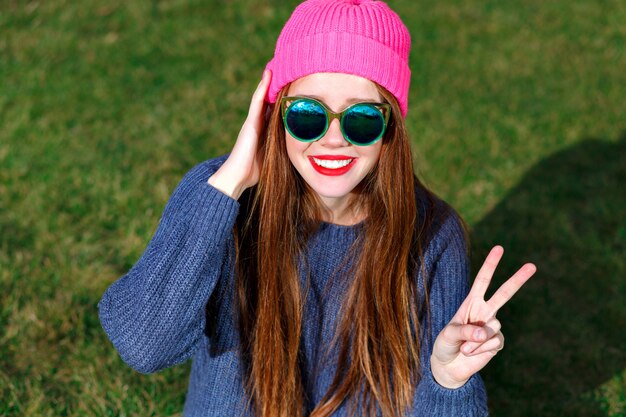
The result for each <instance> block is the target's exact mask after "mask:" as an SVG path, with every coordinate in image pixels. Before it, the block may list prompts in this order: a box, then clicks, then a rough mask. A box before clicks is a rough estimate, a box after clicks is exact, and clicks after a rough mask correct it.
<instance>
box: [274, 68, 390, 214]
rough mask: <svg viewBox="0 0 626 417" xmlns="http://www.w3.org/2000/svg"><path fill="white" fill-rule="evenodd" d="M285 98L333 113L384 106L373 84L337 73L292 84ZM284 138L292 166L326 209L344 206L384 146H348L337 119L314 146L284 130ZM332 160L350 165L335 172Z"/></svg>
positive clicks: (360, 78)
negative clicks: (312, 102) (315, 103)
mask: <svg viewBox="0 0 626 417" xmlns="http://www.w3.org/2000/svg"><path fill="white" fill-rule="evenodd" d="M287 95H289V96H307V97H311V98H315V99H317V100H319V101H322V102H323V103H325V104H326V105H327V106H328V107H329V108H330V109H331V110H333V111H335V112H340V111H342V110H344V109H345V108H346V107H348V106H349V105H351V104H353V103H356V102H360V101H368V102H377V103H382V102H384V99H383V98H382V97H381V95H380V94H379V93H378V90H376V85H375V84H374V83H373V82H372V81H370V80H368V79H366V78H362V77H359V76H356V75H351V74H340V73H316V74H311V75H308V76H306V77H302V78H299V79H298V80H296V81H294V82H292V83H291V86H290V87H289V90H288V91H287ZM285 137H286V141H287V153H288V154H289V159H290V160H291V163H292V164H293V166H294V167H295V168H296V170H297V171H298V172H299V173H300V175H301V176H302V178H304V180H305V181H306V182H307V184H309V186H311V188H312V189H313V190H315V192H317V194H318V195H319V196H320V198H321V199H322V201H324V203H325V204H326V205H327V206H328V207H329V208H333V207H339V206H341V205H343V204H345V203H347V201H348V200H349V198H350V197H351V195H352V193H353V190H354V189H355V187H356V186H357V185H358V184H359V183H360V182H361V181H362V180H363V178H365V176H366V175H367V174H368V173H369V172H370V171H372V169H373V168H374V167H375V166H376V163H377V162H378V158H379V156H380V150H381V147H382V142H383V141H382V139H381V140H379V141H378V142H376V143H374V144H373V145H368V146H356V145H353V144H351V143H350V142H348V141H347V140H346V139H345V138H344V137H343V135H342V133H341V127H340V125H339V120H338V119H334V120H333V121H332V122H331V123H330V125H329V126H328V130H327V131H326V133H325V134H324V136H323V137H322V138H320V139H319V140H317V141H315V142H308V143H306V142H301V141H299V140H297V139H295V138H294V137H293V136H291V135H290V134H289V132H288V131H287V130H286V129H285ZM331 160H334V161H337V160H338V161H352V162H350V164H349V165H348V166H346V167H345V168H337V167H336V165H335V166H333V165H332V164H339V163H338V162H332V163H330V162H328V161H331ZM320 164H324V165H327V166H326V167H323V166H321V165H320ZM329 164H331V165H330V166H329ZM343 164H345V162H343ZM346 169H347V170H346Z"/></svg>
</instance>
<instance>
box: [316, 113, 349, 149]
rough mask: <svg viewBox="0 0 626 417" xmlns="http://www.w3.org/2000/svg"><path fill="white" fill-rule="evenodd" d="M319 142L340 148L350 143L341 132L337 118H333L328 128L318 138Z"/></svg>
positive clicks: (329, 146)
mask: <svg viewBox="0 0 626 417" xmlns="http://www.w3.org/2000/svg"><path fill="white" fill-rule="evenodd" d="M320 144H321V145H322V146H326V147H328V148H341V147H343V146H348V145H350V142H348V141H347V140H346V139H345V138H344V137H343V133H342V132H341V123H340V122H339V119H333V120H332V121H331V122H330V125H328V130H327V131H326V133H325V134H324V136H322V137H321V139H320Z"/></svg>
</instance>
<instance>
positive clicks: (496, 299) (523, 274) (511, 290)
mask: <svg viewBox="0 0 626 417" xmlns="http://www.w3.org/2000/svg"><path fill="white" fill-rule="evenodd" d="M535 272H537V267H536V266H535V265H534V264H531V263H527V264H524V266H522V267H521V268H520V269H518V270H517V272H516V273H515V274H514V275H513V276H512V277H511V278H509V279H508V280H507V281H506V282H505V283H504V284H502V286H501V287H500V288H498V291H496V292H495V294H493V295H492V296H491V298H490V299H489V301H487V304H488V305H489V306H490V307H491V308H492V309H493V310H494V311H498V310H499V309H500V308H501V307H502V306H503V305H504V304H506V302H507V301H509V300H510V299H511V297H513V296H514V295H515V293H516V292H517V291H518V290H519V289H520V288H522V285H524V284H525V283H526V281H528V280H529V279H530V277H532V276H533V274H534V273H535Z"/></svg>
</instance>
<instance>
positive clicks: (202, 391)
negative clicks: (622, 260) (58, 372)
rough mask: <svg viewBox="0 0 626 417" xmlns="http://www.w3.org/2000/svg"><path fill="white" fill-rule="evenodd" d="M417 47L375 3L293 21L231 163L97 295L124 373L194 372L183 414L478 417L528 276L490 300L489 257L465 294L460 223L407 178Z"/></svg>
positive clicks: (325, 1) (180, 194)
mask: <svg viewBox="0 0 626 417" xmlns="http://www.w3.org/2000/svg"><path fill="white" fill-rule="evenodd" d="M409 48H410V37H409V33H408V30H407V29H406V27H405V26H404V24H403V23H402V21H401V20H400V18H399V17H398V16H397V14H395V13H394V12H393V11H392V10H391V9H389V7H388V6H387V5H386V4H385V3H384V2H381V1H373V0H369V1H368V0H362V1H357V0H309V1H306V2H304V3H302V4H301V5H300V6H298V8H296V10H295V11H294V13H293V14H292V16H291V17H290V19H289V21H288V22H287V23H286V25H285V27H284V28H283V30H282V32H281V34H280V37H279V39H278V43H277V46H276V51H275V54H274V58H273V59H272V60H271V61H270V62H269V63H268V65H267V68H266V71H264V73H263V78H262V80H261V82H260V84H259V86H258V87H257V90H256V92H255V93H254V95H253V97H252V101H251V104H250V109H249V113H248V117H247V119H246V121H245V123H244V125H243V127H242V129H241V131H240V133H239V137H238V138H237V141H236V143H235V146H234V148H233V150H232V152H231V153H230V154H229V155H226V156H224V157H220V158H216V159H213V160H209V161H206V162H204V163H201V164H199V165H197V166H196V167H194V168H193V169H192V170H191V171H190V172H189V173H187V175H185V177H184V178H183V180H182V181H181V183H180V184H179V185H178V187H177V188H176V190H175V191H174V193H173V194H172V196H171V197H170V200H169V201H168V204H167V206H166V208H165V211H164V214H163V217H162V219H161V221H160V223H159V226H158V228H157V231H156V232H155V235H154V237H153V238H152V240H151V241H150V243H149V245H148V247H147V249H146V251H145V252H144V254H143V255H142V257H141V258H140V259H139V261H138V262H137V264H136V265H135V266H133V268H132V269H131V270H130V271H129V272H128V274H126V275H125V276H123V277H122V278H120V279H119V280H118V281H116V282H115V283H113V285H111V287H110V288H109V289H108V290H107V291H106V293H105V294H104V296H103V298H102V300H101V301H100V303H99V309H100V318H101V321H102V325H103V327H104V329H105V330H106V332H107V333H108V335H109V337H110V339H111V341H112V342H113V344H114V346H115V347H116V349H118V351H119V353H120V355H121V357H122V358H123V359H124V360H125V361H126V362H127V363H128V364H129V365H130V366H132V367H133V368H134V369H136V370H138V371H140V372H144V373H150V372H155V371H158V370H160V369H163V368H166V367H169V366H172V365H174V364H177V363H181V362H183V361H185V360H187V359H188V358H190V357H193V366H192V372H191V376H190V382H189V391H188V394H187V400H186V402H185V410H184V415H185V416H218V415H219V416H223V415H229V416H230V415H233V416H234V415H256V416H263V417H268V416H305V415H306V416H316V417H318V416H330V415H333V416H344V415H351V414H352V415H382V416H401V415H405V416H409V415H410V416H478V415H486V414H487V406H486V394H485V390H484V386H483V383H482V381H481V379H480V377H479V375H478V373H477V372H478V371H479V370H480V369H482V368H483V367H484V366H485V365H486V363H487V362H489V360H490V359H491V358H492V357H493V355H495V353H496V352H497V351H499V350H500V349H501V348H502V347H503V341H504V339H503V336H502V333H501V331H500V323H499V321H498V320H497V319H496V318H495V315H496V312H497V310H498V309H499V308H500V307H501V306H502V305H503V304H504V303H505V302H506V301H507V300H508V299H510V297H511V296H512V295H513V294H514V293H515V292H516V291H517V290H518V289H519V288H520V287H521V286H522V285H523V283H524V282H525V281H526V280H527V279H528V278H530V276H531V275H532V274H533V273H534V271H535V267H534V265H532V264H527V265H525V266H524V267H522V268H521V269H520V270H519V271H518V272H517V273H516V274H515V275H514V276H513V277H512V278H511V279H509V280H508V281H507V282H506V283H505V284H504V285H503V286H502V287H501V288H500V289H499V290H498V291H496V293H495V294H494V295H493V297H492V298H491V299H489V300H488V301H485V300H484V294H485V291H486V289H487V286H488V284H489V281H490V279H491V276H492V274H493V272H494V269H495V267H496V265H497V263H498V261H499V259H500V257H501V256H502V252H503V250H502V248H501V247H499V246H496V247H495V248H494V249H493V250H492V251H491V253H490V254H489V256H488V257H487V260H486V262H485V264H484V266H483V267H482V268H481V270H480V272H479V274H478V276H477V278H476V280H475V282H474V285H473V286H472V288H471V290H470V291H469V293H468V262H467V253H466V252H467V250H466V243H465V232H464V228H463V226H462V224H463V223H462V221H461V220H460V218H459V217H458V215H457V214H456V213H455V212H454V210H452V209H451V208H450V207H449V206H448V205H447V204H445V203H444V202H443V201H441V200H439V199H438V198H437V197H436V196H434V195H433V194H432V193H431V192H429V191H428V190H427V189H426V188H425V187H424V186H423V185H422V184H421V183H420V181H419V180H418V179H417V178H416V177H415V175H414V174H413V166H412V157H411V151H410V146H409V140H408V137H407V133H406V131H405V127H404V117H405V116H406V113H407V109H408V106H407V97H408V87H409V79H410V71H409V68H408V55H409ZM266 115H267V116H268V117H266Z"/></svg>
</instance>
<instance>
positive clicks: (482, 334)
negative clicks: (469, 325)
mask: <svg viewBox="0 0 626 417" xmlns="http://www.w3.org/2000/svg"><path fill="white" fill-rule="evenodd" d="M474 337H475V338H476V340H483V339H484V338H485V332H483V331H482V330H475V331H474Z"/></svg>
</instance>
